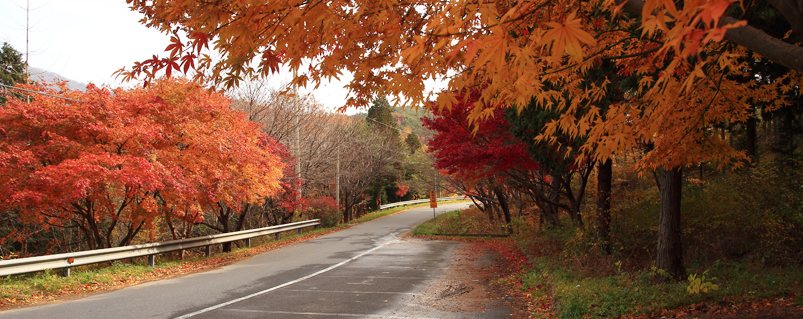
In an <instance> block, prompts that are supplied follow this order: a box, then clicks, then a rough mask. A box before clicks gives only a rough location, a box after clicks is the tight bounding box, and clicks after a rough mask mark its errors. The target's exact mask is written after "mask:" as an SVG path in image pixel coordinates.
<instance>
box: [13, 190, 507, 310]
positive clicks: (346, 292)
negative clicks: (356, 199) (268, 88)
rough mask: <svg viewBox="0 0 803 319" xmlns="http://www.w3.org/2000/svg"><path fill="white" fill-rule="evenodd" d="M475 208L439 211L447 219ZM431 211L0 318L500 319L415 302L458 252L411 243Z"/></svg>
mask: <svg viewBox="0 0 803 319" xmlns="http://www.w3.org/2000/svg"><path fill="white" fill-rule="evenodd" d="M466 206H468V204H463V203H461V204H447V205H441V206H440V207H439V208H438V209H437V212H438V213H439V214H440V213H443V212H447V211H451V210H455V209H459V208H462V207H466ZM431 218H432V209H431V208H418V209H413V210H410V211H407V212H404V213H401V214H397V215H393V216H388V217H384V218H380V219H377V220H374V221H371V222H368V223H364V224H361V225H357V226H355V227H352V228H349V229H346V230H343V231H339V232H336V233H333V234H330V235H327V236H324V237H320V238H318V239H314V240H310V241H307V242H304V243H300V244H295V245H291V246H287V247H284V248H281V249H277V250H274V251H270V252H267V253H264V254H262V255H259V256H255V257H254V258H252V259H250V260H247V261H244V262H240V263H237V264H233V265H230V266H226V267H222V268H219V269H215V270H211V271H207V272H203V273H198V274H193V275H188V276H185V277H181V278H175V279H169V280H162V281H155V282H150V283H146V284H142V285H138V286H134V287H129V288H125V289H121V290H117V291H113V292H109V293H104V294H98V295H93V296H89V297H86V298H83V299H78V300H74V301H69V302H62V303H57V304H49V305H42V306H36V307H30V308H24V309H16V310H9V311H5V312H0V318H499V317H503V316H506V315H505V314H504V313H505V311H506V310H505V309H502V308H499V309H491V310H490V311H486V312H484V313H483V312H478V313H466V312H457V313H452V312H445V311H442V310H437V309H434V308H432V307H427V305H423V304H420V303H416V302H415V300H416V298H417V295H418V294H420V293H421V292H422V291H423V290H424V289H425V288H426V287H427V286H428V285H431V284H432V283H433V282H434V281H436V280H439V279H443V277H444V276H445V273H444V271H443V270H444V268H445V267H446V266H447V265H448V263H449V262H450V260H449V255H450V254H451V252H452V251H453V250H454V249H455V247H456V246H457V245H459V244H458V243H454V242H446V241H420V240H418V241H410V240H404V239H401V238H399V237H398V236H399V235H400V234H402V233H404V232H407V231H410V230H412V229H413V228H414V227H415V226H416V225H418V224H420V223H422V222H424V221H426V220H429V219H431Z"/></svg>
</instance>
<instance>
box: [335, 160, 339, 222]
mask: <svg viewBox="0 0 803 319" xmlns="http://www.w3.org/2000/svg"><path fill="white" fill-rule="evenodd" d="M335 181H336V183H337V190H336V192H337V195H336V198H337V210H338V211H339V210H340V144H337V176H335Z"/></svg>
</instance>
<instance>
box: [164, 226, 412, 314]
mask: <svg viewBox="0 0 803 319" xmlns="http://www.w3.org/2000/svg"><path fill="white" fill-rule="evenodd" d="M396 241H398V239H393V240H390V241H387V242H384V243H383V244H382V245H379V246H376V247H374V248H371V249H369V250H366V251H364V252H362V253H360V254H359V255H357V256H354V257H351V258H349V259H347V260H344V261H342V262H340V263H338V264H334V265H332V266H329V267H328V268H326V269H323V270H319V271H317V272H314V273H312V274H309V275H306V276H304V277H301V278H298V279H296V280H293V281H288V282H286V283H283V284H281V285H278V286H274V287H271V288H268V289H265V290H262V291H258V292H255V293H252V294H250V295H247V296H243V297H240V298H237V299H232V300H229V301H226V302H224V303H221V304H217V305H214V306H211V307H207V308H204V309H201V310H198V311H195V312H191V313H188V314H186V315H183V316H180V317H176V318H175V319H186V318H190V317H193V316H197V315H200V314H202V313H206V312H210V311H212V310H215V309H218V308H221V307H225V306H228V305H231V304H233V303H237V302H240V301H243V300H247V299H251V298H254V297H256V296H259V295H262V294H265V293H268V292H271V291H274V290H276V289H280V288H284V287H287V286H290V285H292V284H296V283H299V282H302V281H304V280H307V279H310V278H312V277H315V276H317V275H320V274H323V273H326V272H328V271H330V270H332V269H335V268H337V267H340V266H343V265H345V264H347V263H349V262H351V261H353V260H355V259H357V258H360V257H362V256H365V255H367V254H370V253H371V252H373V251H375V250H377V249H379V248H382V247H385V245H388V244H390V243H392V242H396Z"/></svg>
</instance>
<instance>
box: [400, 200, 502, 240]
mask: <svg viewBox="0 0 803 319" xmlns="http://www.w3.org/2000/svg"><path fill="white" fill-rule="evenodd" d="M502 226H503V225H500V224H496V223H492V222H490V221H489V220H488V216H487V215H486V214H484V213H483V212H481V211H480V210H479V209H477V208H473V207H472V208H468V209H464V210H455V211H450V212H446V213H443V214H440V215H438V216H437V218H433V219H430V220H428V221H426V222H424V223H422V224H420V225H418V226H417V227H416V228H415V229H414V230H413V235H414V236H469V237H484V236H505V235H506V232H505V229H504V228H503V227H502Z"/></svg>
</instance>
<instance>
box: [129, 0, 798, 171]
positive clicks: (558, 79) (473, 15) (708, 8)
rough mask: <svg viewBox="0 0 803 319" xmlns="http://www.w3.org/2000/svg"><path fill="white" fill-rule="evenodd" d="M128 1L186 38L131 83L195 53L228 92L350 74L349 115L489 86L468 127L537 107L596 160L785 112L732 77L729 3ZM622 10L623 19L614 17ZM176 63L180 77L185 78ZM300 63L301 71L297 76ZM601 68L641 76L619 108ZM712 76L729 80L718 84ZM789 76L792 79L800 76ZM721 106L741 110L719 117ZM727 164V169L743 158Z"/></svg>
mask: <svg viewBox="0 0 803 319" xmlns="http://www.w3.org/2000/svg"><path fill="white" fill-rule="evenodd" d="M128 3H130V4H131V6H132V8H133V9H134V10H138V11H140V12H142V13H143V14H144V16H145V17H144V21H146V23H147V24H148V25H150V26H153V27H157V28H159V29H160V30H163V31H164V32H174V30H182V32H185V33H186V34H188V35H189V36H187V38H188V42H187V43H186V44H183V46H182V48H184V49H182V50H179V51H175V49H176V48H177V46H171V47H170V48H169V50H168V51H170V57H166V58H161V59H151V60H148V61H146V62H145V63H139V64H135V65H134V67H133V68H132V69H131V70H128V71H122V72H121V74H123V75H125V76H127V77H130V78H133V77H138V76H141V75H142V74H143V73H144V74H146V75H148V76H151V77H152V76H155V73H154V71H158V70H160V68H165V67H166V68H174V69H175V67H176V66H175V65H174V64H173V63H174V62H175V61H177V60H176V59H179V61H188V60H192V59H193V57H192V56H191V55H198V56H199V58H198V59H197V60H198V63H197V64H196V67H197V68H198V71H199V72H197V73H196V74H195V76H196V79H197V80H199V81H211V82H214V83H217V84H225V85H235V84H236V83H238V82H239V80H240V79H242V78H245V77H249V76H268V75H270V74H271V73H273V72H276V71H277V70H278V65H281V64H285V65H289V66H290V68H292V69H294V70H299V71H303V72H300V74H299V76H298V77H296V78H295V79H294V81H293V84H295V85H306V84H307V83H308V82H311V83H312V84H314V85H317V84H319V83H320V81H321V80H322V79H324V78H328V77H338V76H339V75H340V74H341V72H342V71H343V70H347V71H349V72H351V73H353V74H354V77H353V80H352V81H351V83H350V84H349V85H348V88H349V89H350V90H351V93H352V97H351V98H350V99H349V100H348V101H346V103H345V104H347V105H348V106H364V105H368V104H369V102H370V101H371V100H372V98H373V96H374V95H375V94H376V93H381V94H387V95H396V96H400V97H403V98H404V99H406V100H404V101H403V102H402V103H404V102H406V103H408V104H410V105H424V103H426V102H427V101H429V100H431V99H433V96H432V93H429V92H426V91H425V90H424V87H425V86H424V81H425V80H426V79H430V78H438V79H443V80H444V81H448V88H446V89H445V90H444V92H443V93H439V94H438V96H437V98H436V100H437V102H438V106H439V108H443V107H450V106H451V105H453V104H454V103H455V101H456V100H457V99H456V98H455V97H454V96H452V94H454V93H452V92H463V91H465V90H464V89H471V88H477V87H482V88H483V90H482V94H481V96H480V99H479V102H482V103H478V104H477V107H476V109H475V110H472V111H471V112H470V118H471V119H472V120H481V119H484V118H487V117H488V116H489V115H490V114H492V113H493V111H492V110H486V109H493V108H497V107H518V108H521V107H523V106H524V105H527V103H528V102H529V101H530V100H531V99H535V100H537V101H539V105H538V106H539V107H543V108H551V109H555V110H558V111H560V112H561V113H563V116H561V117H560V120H557V121H555V122H554V123H552V124H550V125H547V127H546V130H545V134H544V135H543V136H542V138H541V140H543V141H551V140H552V139H551V137H550V135H553V134H552V133H555V134H563V133H566V134H569V135H578V134H579V135H587V136H589V139H588V140H589V144H587V145H586V146H585V147H584V148H583V150H584V151H586V152H589V154H594V155H599V156H601V157H608V156H612V155H613V154H617V153H620V152H623V151H628V150H630V149H632V148H633V147H634V146H636V145H639V144H642V143H652V142H656V141H658V140H668V141H674V142H677V141H680V140H682V139H686V138H691V137H692V136H698V133H697V132H700V131H706V130H708V129H710V127H712V126H713V125H716V124H721V123H723V121H725V122H733V121H739V120H743V119H744V118H745V114H747V113H748V112H747V109H749V108H750V105H748V104H749V103H752V102H750V101H758V100H761V101H773V102H772V103H775V105H774V106H773V107H778V106H780V105H781V104H783V103H782V102H775V101H777V99H774V98H773V97H772V96H770V95H769V94H771V92H772V91H773V90H774V86H778V85H784V84H783V83H781V82H783V81H778V84H776V83H770V84H769V87H767V88H760V89H758V90H753V91H752V92H751V89H755V88H756V86H755V84H754V83H738V82H736V81H733V80H732V77H733V76H743V75H744V72H745V71H744V70H745V64H744V61H745V58H746V57H749V56H750V52H747V51H745V50H744V49H742V48H739V47H734V46H728V45H723V44H722V43H721V41H722V40H723V36H725V34H726V32H727V30H729V29H732V28H736V27H739V26H742V25H744V23H745V22H743V21H742V22H736V23H728V24H726V25H725V24H723V23H720V21H722V20H723V19H725V17H726V12H727V11H728V10H729V9H730V8H734V4H735V3H736V1H735V0H686V1H684V2H683V5H682V6H681V5H678V4H676V3H675V2H673V1H669V0H646V1H644V2H641V1H638V0H628V1H624V0H622V1H615V0H593V1H576V0H566V1H544V0H521V1H507V0H496V1H486V2H475V1H469V0H457V1H430V0H420V1H412V2H410V1H407V2H402V1H395V0H387V1H373V0H358V1H340V0H337V1H330V2H326V3H319V2H299V1H289V2H286V1H285V2H272V1H270V2H269V1H251V2H249V3H248V5H243V4H240V3H239V2H236V1H219V2H197V1H191V0H170V1H164V2H160V4H159V5H158V6H157V5H154V4H153V3H151V2H149V1H139V0H128ZM741 5H742V4H740V6H741ZM623 7H625V8H628V10H630V13H627V12H623V11H621V9H622V8H623ZM634 8H637V9H634ZM732 20H733V19H730V20H728V21H732ZM209 43H213V46H212V48H211V50H212V51H215V52H217V53H220V54H221V56H222V58H221V59H220V60H219V61H215V62H213V61H212V59H211V58H209V57H208V55H204V54H202V53H201V52H199V51H201V49H202V48H205V47H206V45H208V44H209ZM186 48H191V49H186ZM272 52H281V55H277V54H273V53H272ZM188 57H189V58H188ZM182 59H185V60H182ZM186 59H188V60H186ZM254 59H256V61H254ZM252 62H259V63H258V66H255V65H256V64H253V63H252ZM183 63H184V64H179V65H178V66H180V67H183V68H186V65H187V64H186V62H183ZM304 63H307V64H309V69H308V70H301V68H300V66H301V65H303V64H304ZM604 63H614V64H615V65H618V66H622V67H624V68H628V73H629V76H633V77H638V78H639V79H636V80H635V81H636V82H637V85H635V87H634V88H633V89H629V90H627V92H626V94H625V96H624V97H623V98H624V99H626V100H628V101H627V103H626V105H621V106H617V107H614V108H610V109H608V111H604V110H603V108H604V105H605V104H607V102H605V101H604V100H605V97H606V96H607V92H605V90H606V89H605V88H603V87H602V86H589V85H587V84H588V82H587V81H586V78H587V77H588V76H589V74H590V72H591V70H594V69H596V68H599V67H600V65H602V64H604ZM190 68H191V67H190ZM615 73H617V72H612V73H610V74H604V75H599V76H600V77H603V79H599V81H600V82H602V81H616V80H617V79H616V78H617V75H616V74H615ZM720 76H724V78H723V79H724V80H723V81H719V80H717V79H718V78H719V77H720ZM788 78H789V79H792V78H794V79H797V80H799V79H800V78H801V75H800V74H799V73H793V74H792V75H790V76H789V77H788ZM594 81H597V80H596V79H595V80H594ZM792 82H794V81H792ZM720 84H722V85H724V86H722V85H720ZM725 87H727V89H726V88H725ZM734 92H740V93H741V92H751V96H750V98H742V97H740V96H735V95H734V94H735V93H734ZM569 97H571V98H569ZM711 98H713V99H711ZM729 103H730V104H732V105H735V106H734V107H730V108H729V107H727V106H725V105H727V104H729ZM734 103H735V104H734ZM679 106H682V107H679ZM686 106H688V107H686ZM720 106H721V107H720ZM676 109H680V110H682V112H673V110H676ZM612 111H616V112H620V113H611V112H612ZM721 112H725V113H721ZM727 112H732V113H727ZM659 114H660V115H661V116H665V117H658V115H659ZM672 114H677V116H673V115H672ZM644 118H648V119H647V120H643V121H642V119H644ZM688 119H703V120H702V121H688ZM700 134H702V133H700ZM710 135H711V134H709V136H710ZM695 141H696V142H699V141H697V140H695ZM711 142H712V143H714V144H716V145H715V146H711V144H709V143H708V142H705V143H698V144H700V145H702V146H701V147H700V148H699V150H697V151H691V149H688V150H689V151H688V152H687V151H684V150H683V149H684V148H683V147H680V148H678V147H675V146H670V145H669V144H667V145H666V147H659V148H657V149H658V150H660V151H659V152H657V153H656V154H661V155H660V156H657V157H656V160H658V159H662V158H669V157H670V156H669V155H670V154H673V155H672V156H671V158H674V159H676V160H673V161H671V163H670V162H661V160H658V162H651V163H645V165H646V166H654V165H657V164H661V165H663V164H669V165H684V164H688V162H686V161H685V160H680V159H681V158H686V159H689V158H692V157H694V158H695V160H698V158H697V155H698V154H700V153H710V154H712V155H711V156H709V157H708V158H712V159H713V158H720V159H724V158H723V157H722V156H720V155H723V154H718V155H714V154H713V153H714V152H719V151H720V150H722V148H720V147H719V144H718V142H716V141H713V140H712V141H711ZM689 145H691V144H689ZM689 147H691V146H689ZM703 149H707V150H706V151H702V150H703ZM726 153H727V156H725V157H726V158H727V157H729V158H733V156H736V157H739V156H738V154H736V153H734V152H726ZM684 154H686V155H689V156H691V154H694V156H691V157H689V156H686V155H684ZM659 162H661V163H659Z"/></svg>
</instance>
